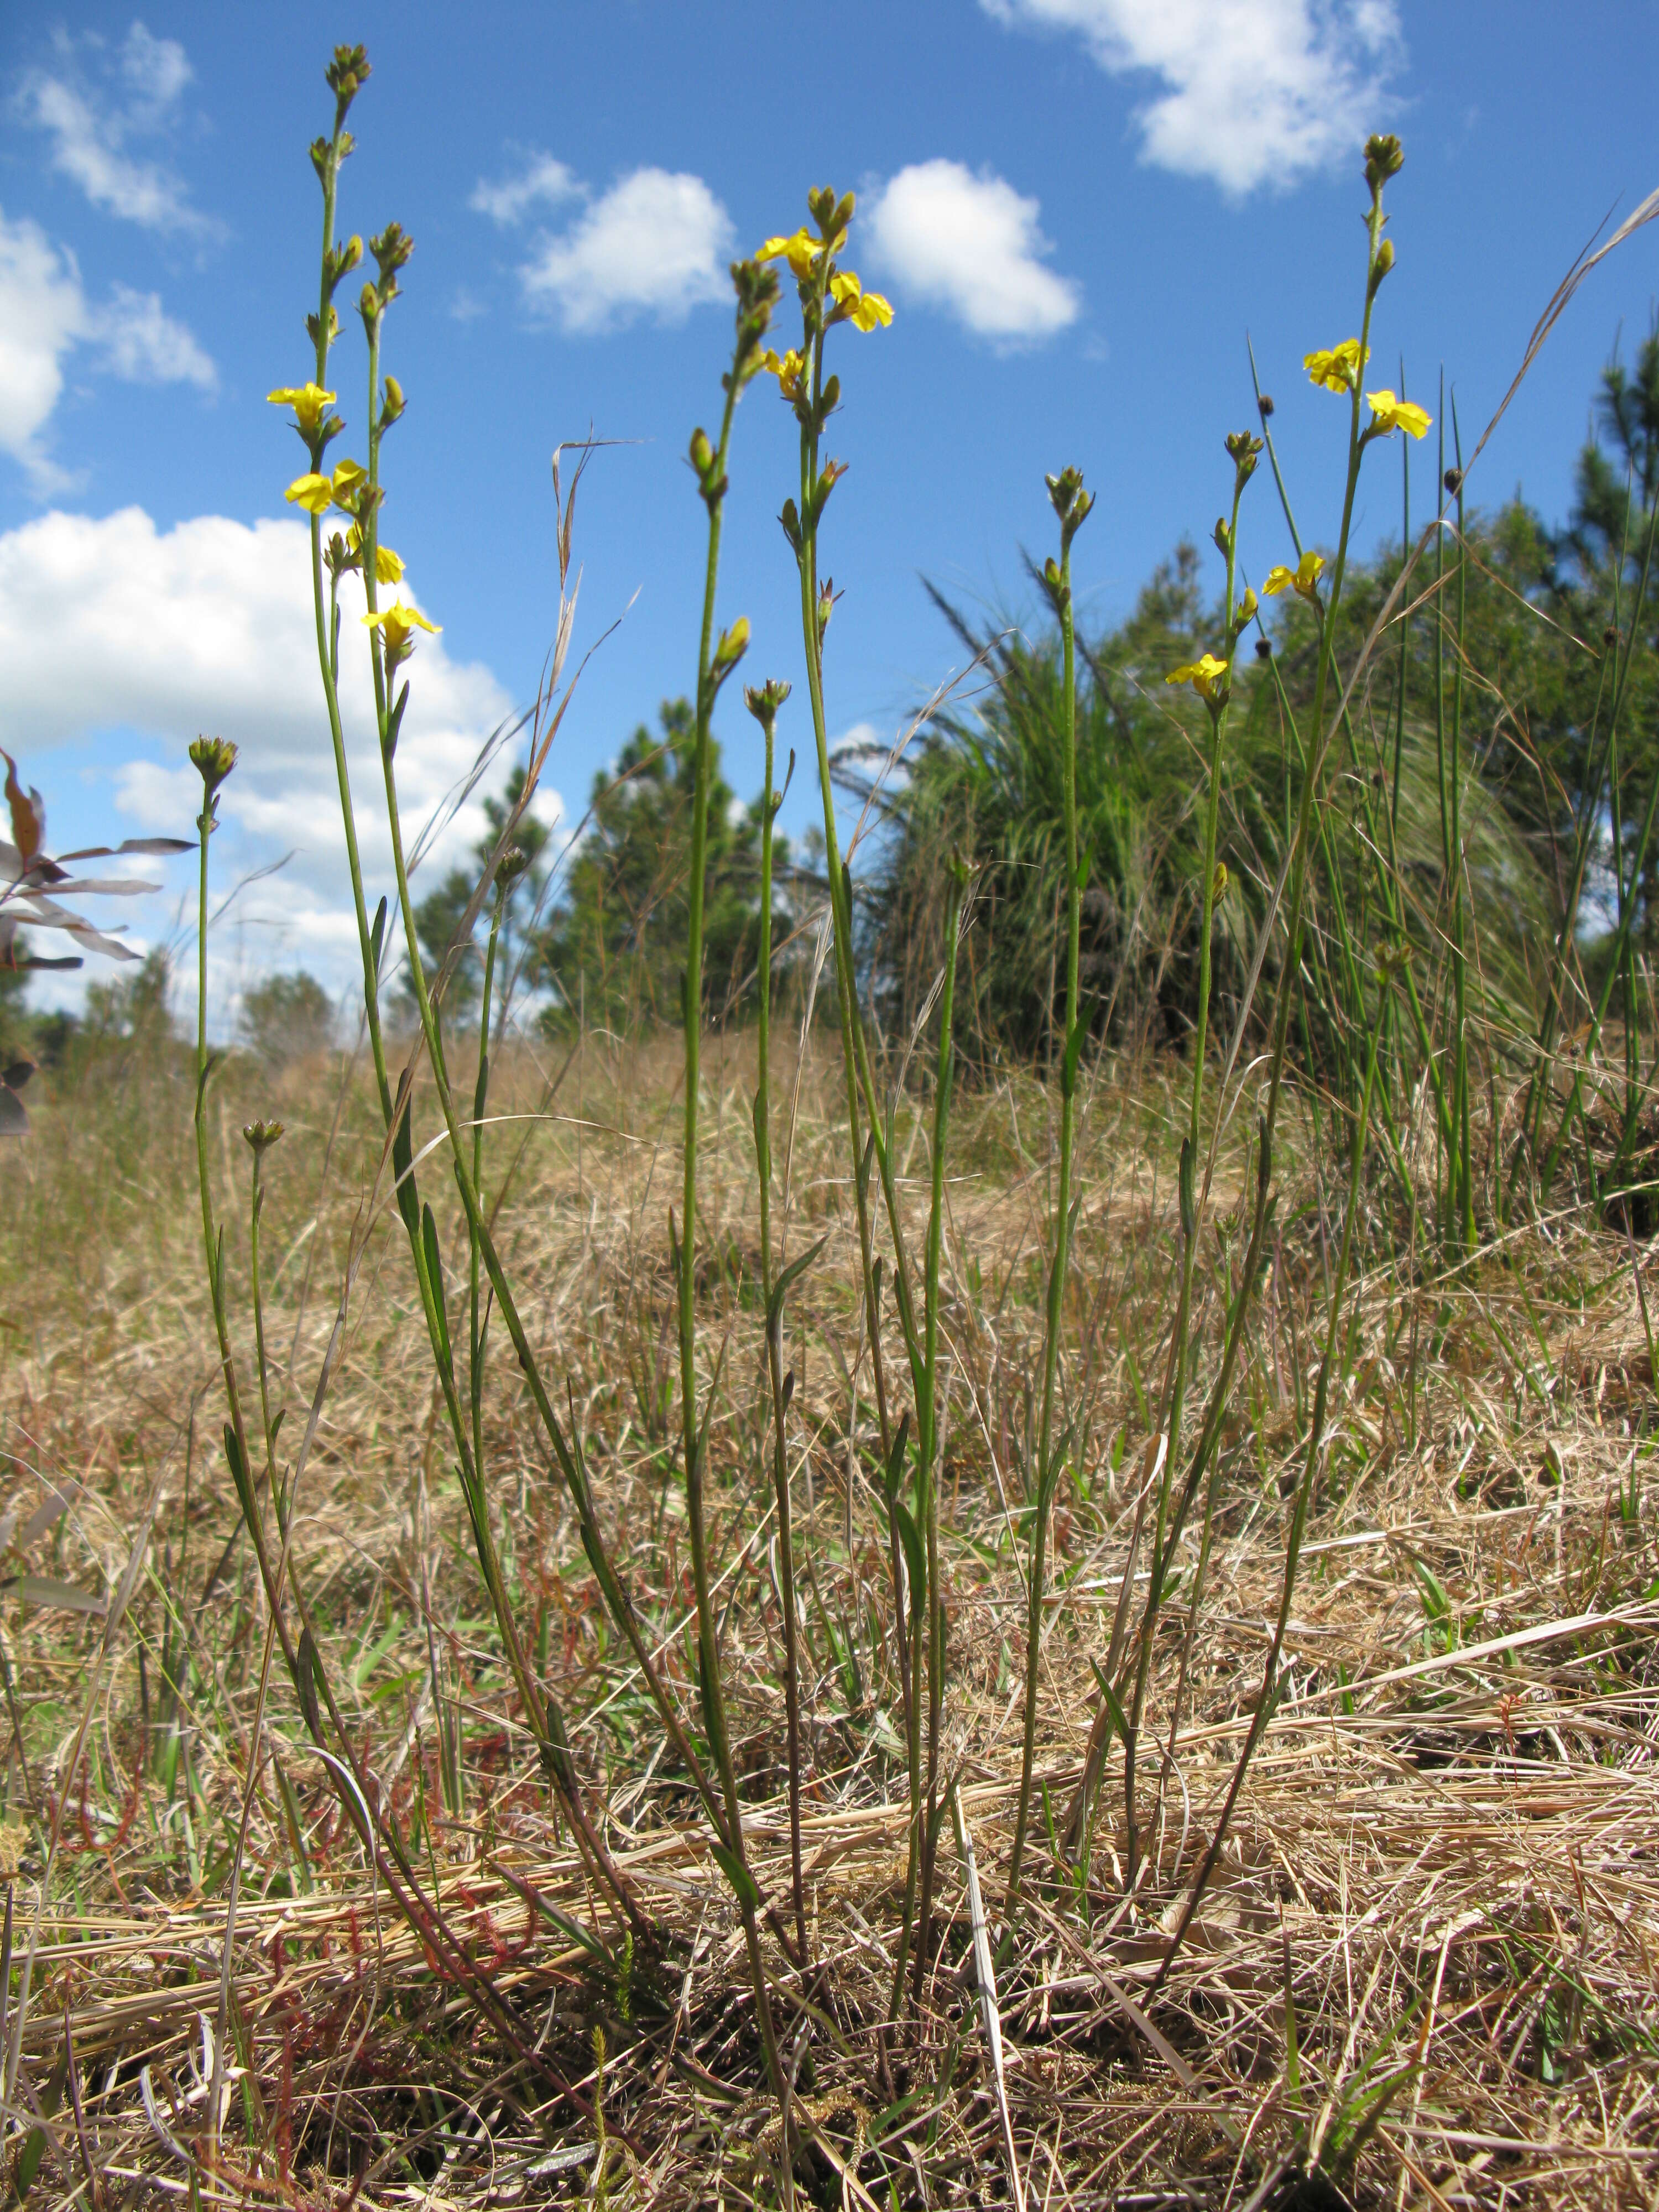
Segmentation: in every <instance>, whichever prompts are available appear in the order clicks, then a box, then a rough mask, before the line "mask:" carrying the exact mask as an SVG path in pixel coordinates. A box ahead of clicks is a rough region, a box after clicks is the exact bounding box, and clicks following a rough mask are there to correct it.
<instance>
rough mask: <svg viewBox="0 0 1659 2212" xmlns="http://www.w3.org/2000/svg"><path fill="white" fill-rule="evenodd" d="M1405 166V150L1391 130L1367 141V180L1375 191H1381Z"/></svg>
mask: <svg viewBox="0 0 1659 2212" xmlns="http://www.w3.org/2000/svg"><path fill="white" fill-rule="evenodd" d="M1405 166H1406V156H1405V153H1404V150H1403V149H1402V148H1401V143H1400V141H1399V140H1398V139H1397V138H1396V137H1394V136H1393V134H1392V133H1391V132H1379V133H1378V134H1377V136H1376V137H1371V138H1368V139H1367V140H1366V141H1365V182H1366V183H1367V184H1368V185H1370V188H1371V191H1372V192H1373V193H1376V192H1380V191H1382V189H1383V185H1385V184H1387V182H1388V181H1389V178H1390V177H1397V176H1398V175H1399V174H1400V172H1401V169H1403V168H1404V167H1405Z"/></svg>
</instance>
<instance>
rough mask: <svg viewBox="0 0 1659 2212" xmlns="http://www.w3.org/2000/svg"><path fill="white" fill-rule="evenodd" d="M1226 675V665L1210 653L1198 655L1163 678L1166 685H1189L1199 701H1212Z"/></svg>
mask: <svg viewBox="0 0 1659 2212" xmlns="http://www.w3.org/2000/svg"><path fill="white" fill-rule="evenodd" d="M1226 673H1227V664H1226V662H1225V660H1218V659H1216V657H1215V655H1214V653H1200V655H1199V658H1198V659H1196V660H1192V661H1188V663H1187V665H1186V666H1185V667H1183V668H1172V669H1171V670H1170V672H1169V674H1168V675H1167V676H1166V677H1165V678H1164V682H1165V683H1166V684H1191V685H1192V687H1193V689H1194V691H1196V692H1197V694H1198V696H1199V697H1200V699H1213V698H1214V697H1215V696H1217V693H1218V690H1219V689H1220V687H1221V684H1222V682H1223V679H1224V678H1225V676H1226Z"/></svg>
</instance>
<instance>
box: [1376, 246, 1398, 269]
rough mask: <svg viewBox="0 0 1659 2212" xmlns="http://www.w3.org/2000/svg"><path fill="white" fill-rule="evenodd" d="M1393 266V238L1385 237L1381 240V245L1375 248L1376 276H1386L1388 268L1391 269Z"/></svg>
mask: <svg viewBox="0 0 1659 2212" xmlns="http://www.w3.org/2000/svg"><path fill="white" fill-rule="evenodd" d="M1393 267H1394V240H1392V239H1391V238H1385V239H1384V240H1383V243H1382V245H1381V246H1378V247H1377V249H1376V273H1377V276H1379V277H1383V276H1387V275H1388V273H1389V270H1390V269H1392V268H1393Z"/></svg>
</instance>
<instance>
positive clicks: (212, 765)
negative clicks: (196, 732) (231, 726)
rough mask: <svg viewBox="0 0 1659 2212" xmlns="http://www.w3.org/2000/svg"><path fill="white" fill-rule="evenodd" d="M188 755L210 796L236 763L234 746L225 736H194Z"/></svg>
mask: <svg viewBox="0 0 1659 2212" xmlns="http://www.w3.org/2000/svg"><path fill="white" fill-rule="evenodd" d="M190 757H191V761H192V762H193V763H195V766H196V767H197V769H198V770H199V772H200V774H201V778H202V782H203V786H204V788H205V790H206V791H207V793H208V795H209V797H211V796H212V794H213V793H215V792H216V791H217V789H218V788H219V786H220V785H221V784H222V782H223V781H224V780H225V778H226V777H227V776H228V775H229V774H230V771H231V770H232V769H234V767H235V765H236V748H235V746H234V745H233V744H231V743H230V741H229V740H228V738H194V739H193V740H192V741H191V748H190Z"/></svg>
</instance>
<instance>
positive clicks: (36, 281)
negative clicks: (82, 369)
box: [0, 212, 87, 491]
mask: <svg viewBox="0 0 1659 2212" xmlns="http://www.w3.org/2000/svg"><path fill="white" fill-rule="evenodd" d="M86 335H87V303H86V299H85V295H83V294H82V289H81V278H80V273H79V271H78V270H76V266H75V263H74V261H73V260H72V259H71V258H70V257H69V256H67V255H64V256H63V257H62V258H60V257H59V256H58V253H57V252H56V251H55V250H54V248H53V247H52V245H51V243H50V242H49V240H47V238H46V234H45V232H44V231H42V230H41V229H40V227H39V225H38V224H35V223H33V222H29V221H28V220H27V217H25V218H24V219H23V220H22V221H21V222H7V220H6V218H5V216H4V214H3V212H0V447H3V449H4V450H5V451H6V452H7V453H9V454H10V455H11V456H12V458H13V459H14V460H16V461H19V462H21V464H22V465H23V467H24V468H25V469H26V470H27V472H28V474H29V477H30V478H31V480H32V481H33V483H34V485H35V487H36V489H39V490H42V491H46V490H49V489H51V488H52V485H53V484H54V483H58V481H60V477H59V473H58V471H57V470H56V469H55V468H54V467H53V465H52V461H51V459H49V458H48V456H47V453H46V448H45V447H44V445H43V444H42V442H41V433H42V431H43V430H44V429H45V428H46V424H47V422H49V421H50V420H51V417H52V410H53V409H54V408H55V407H56V406H57V404H58V397H59V395H60V394H61V392H63V389H64V366H63V364H64V356H65V355H66V354H67V353H68V352H69V351H70V348H71V347H73V346H74V345H75V344H76V341H77V340H78V339H81V338H82V337H85V336H86Z"/></svg>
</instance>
